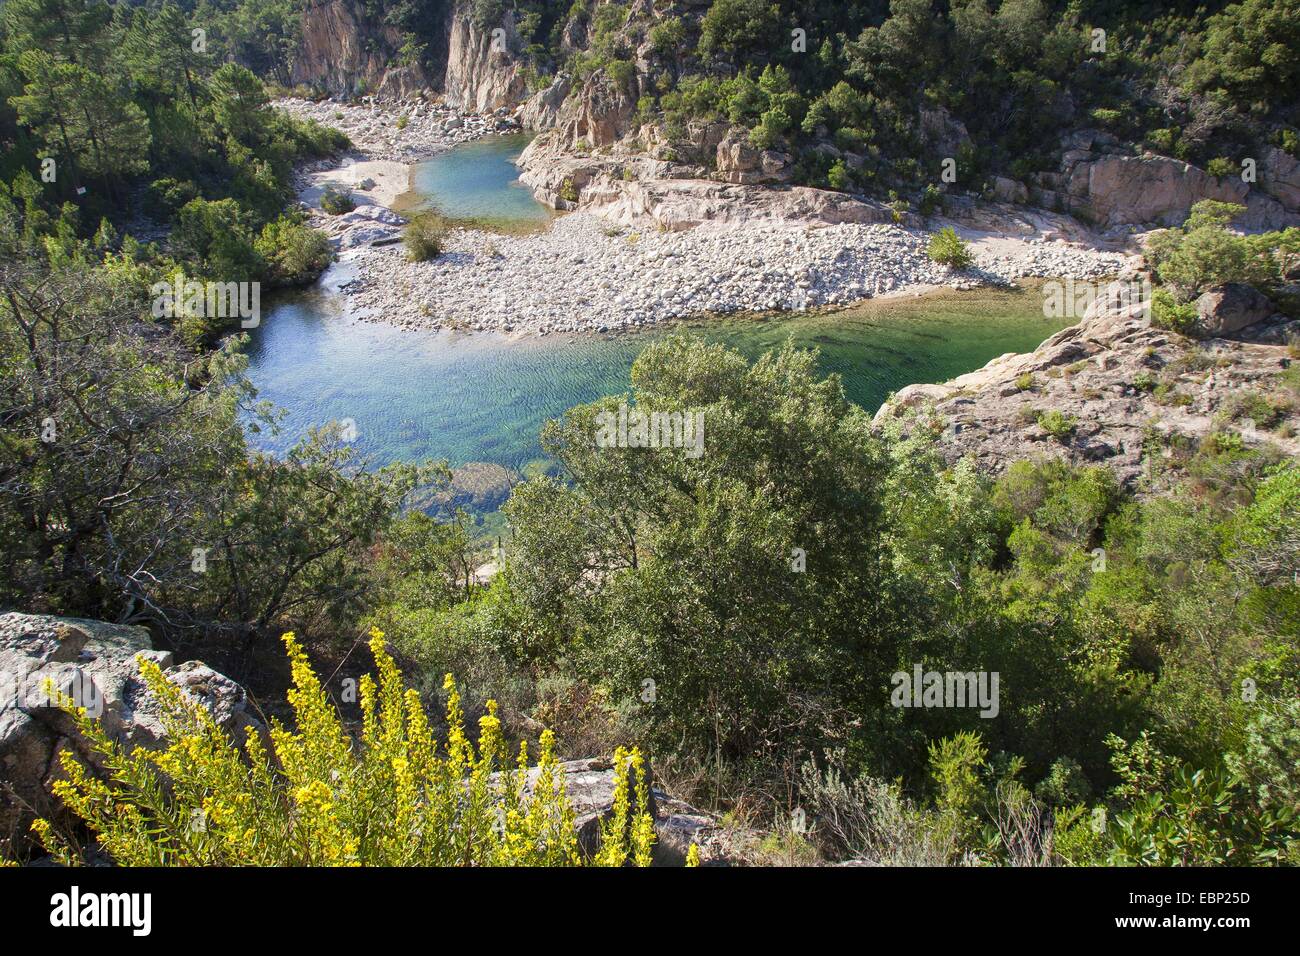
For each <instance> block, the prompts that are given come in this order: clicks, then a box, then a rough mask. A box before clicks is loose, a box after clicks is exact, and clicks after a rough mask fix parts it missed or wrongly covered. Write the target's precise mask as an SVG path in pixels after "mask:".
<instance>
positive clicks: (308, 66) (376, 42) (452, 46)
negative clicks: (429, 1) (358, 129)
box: [292, 0, 526, 112]
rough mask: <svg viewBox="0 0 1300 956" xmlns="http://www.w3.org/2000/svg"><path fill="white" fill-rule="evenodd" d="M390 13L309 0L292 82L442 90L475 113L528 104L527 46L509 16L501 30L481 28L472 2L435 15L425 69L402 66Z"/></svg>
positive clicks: (359, 4)
mask: <svg viewBox="0 0 1300 956" xmlns="http://www.w3.org/2000/svg"><path fill="white" fill-rule="evenodd" d="M385 14H386V11H385V9H384V7H383V5H382V4H381V5H380V6H379V8H378V12H376V10H375V9H368V8H367V6H366V4H365V2H364V0H307V4H306V6H305V7H304V8H303V14H302V47H301V49H300V50H299V52H298V56H297V58H296V60H295V63H294V68H293V72H292V80H293V82H294V83H305V84H308V85H316V86H322V87H324V88H325V89H327V90H328V91H330V92H331V93H342V94H356V93H360V92H366V93H374V94H377V95H380V96H395V97H406V96H410V95H413V94H419V93H422V92H425V91H426V90H428V91H440V92H442V93H443V94H444V95H445V96H446V98H447V100H448V101H449V102H451V103H452V104H454V105H456V106H457V107H459V108H461V109H463V110H471V111H474V112H487V111H490V110H494V109H497V108H499V107H514V106H515V105H516V104H518V103H519V102H520V101H521V100H522V99H523V97H524V94H525V93H526V84H525V81H524V77H523V71H522V61H521V59H520V56H519V51H520V50H521V49H522V46H523V44H522V43H521V42H520V39H519V34H518V33H517V32H516V30H515V26H514V21H513V19H512V18H511V17H510V16H509V15H505V16H503V17H502V20H501V22H500V24H499V25H498V26H497V27H493V28H490V29H488V28H481V27H479V26H478V25H477V24H476V23H475V21H474V19H473V17H472V16H471V13H470V6H469V4H468V3H449V4H447V5H446V7H445V8H443V9H441V11H440V12H439V11H435V12H433V13H432V14H431V15H430V20H431V22H433V23H434V24H435V26H434V28H433V30H434V34H433V36H431V37H429V38H427V40H426V43H425V56H424V60H423V63H424V65H423V66H414V65H407V66H404V65H401V64H399V62H398V60H399V51H400V50H401V47H402V44H403V42H404V39H403V36H402V32H401V31H400V30H399V29H397V28H396V27H394V26H391V25H390V24H389V23H387V21H386V18H385ZM498 30H499V31H500V32H497V31H498Z"/></svg>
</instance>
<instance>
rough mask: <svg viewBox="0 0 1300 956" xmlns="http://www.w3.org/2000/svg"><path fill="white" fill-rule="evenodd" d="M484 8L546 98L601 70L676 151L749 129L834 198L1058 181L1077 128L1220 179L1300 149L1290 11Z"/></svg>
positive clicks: (901, 2)
mask: <svg viewBox="0 0 1300 956" xmlns="http://www.w3.org/2000/svg"><path fill="white" fill-rule="evenodd" d="M473 9H474V10H475V12H476V14H477V16H478V17H479V20H480V22H481V23H482V24H484V25H487V24H493V23H499V22H500V18H501V16H503V15H504V14H505V13H507V12H510V11H513V16H514V18H515V21H516V23H517V24H518V27H519V32H520V34H521V36H522V37H523V39H524V42H525V45H526V50H525V53H526V55H527V56H528V57H529V58H530V60H531V62H532V63H533V69H534V72H535V73H536V75H537V77H538V79H537V84H538V85H540V84H541V83H543V82H544V81H545V79H546V77H547V76H548V75H550V74H553V73H554V72H556V71H558V70H567V71H569V72H571V73H574V74H576V75H578V76H579V77H586V76H589V75H591V74H592V73H595V72H597V71H602V72H603V73H604V75H605V76H606V77H608V79H609V80H610V81H611V82H612V83H613V84H614V85H615V86H618V87H622V88H623V89H625V91H626V92H627V93H628V95H631V96H633V97H635V98H636V99H637V101H638V115H639V117H640V118H641V119H643V120H646V121H652V122H656V123H659V124H660V125H662V126H663V128H664V130H665V132H666V133H667V135H668V137H669V139H670V140H689V139H690V138H691V135H690V133H689V130H688V127H689V125H690V124H692V123H694V122H697V121H713V120H726V121H729V122H732V123H738V124H741V125H742V126H744V127H746V128H748V129H749V130H750V140H751V142H752V143H753V144H754V145H755V146H760V147H764V148H769V147H770V148H777V149H783V150H788V151H790V152H791V153H793V154H794V155H795V157H796V158H797V160H798V163H799V178H800V179H801V180H802V181H804V182H808V183H811V184H815V185H820V186H824V187H830V188H835V189H846V188H851V189H862V190H865V191H870V192H876V193H880V194H884V193H886V192H887V191H888V190H891V189H893V190H906V191H908V192H909V193H912V194H916V195H919V194H920V191H921V190H922V189H923V188H924V187H925V186H927V185H930V186H933V185H937V184H938V183H939V181H940V171H941V170H940V163H941V160H942V159H943V158H945V157H950V158H952V159H955V160H956V161H957V167H956V174H957V178H956V180H955V186H956V188H959V189H963V190H968V191H972V192H979V191H980V189H981V188H982V187H983V186H984V185H985V183H986V181H987V177H988V176H989V175H990V174H993V173H998V174H1002V175H1009V176H1012V177H1014V178H1018V179H1023V178H1025V177H1026V176H1028V175H1029V174H1030V173H1032V172H1035V171H1040V170H1052V169H1055V168H1056V160H1057V158H1058V157H1059V155H1060V153H1061V150H1062V145H1061V143H1060V142H1059V137H1060V135H1061V134H1062V133H1064V132H1067V131H1071V130H1075V129H1080V128H1084V127H1090V128H1094V129H1100V130H1103V131H1105V132H1108V133H1110V134H1112V135H1114V136H1115V137H1116V138H1117V139H1118V140H1119V141H1120V142H1122V143H1127V144H1131V145H1132V146H1133V147H1135V148H1139V149H1141V148H1149V149H1152V150H1154V151H1155V152H1157V153H1161V154H1165V155H1170V156H1175V157H1178V158H1181V159H1186V160H1189V161H1192V162H1196V163H1199V164H1201V165H1210V164H1212V163H1213V162H1214V161H1217V166H1219V167H1222V168H1223V169H1227V170H1238V169H1239V168H1240V164H1239V160H1240V159H1241V157H1243V156H1255V157H1258V156H1259V151H1260V149H1261V148H1262V147H1263V146H1265V145H1268V144H1272V145H1278V146H1281V147H1282V148H1284V149H1286V150H1287V151H1289V152H1291V153H1292V154H1294V153H1295V152H1296V150H1297V143H1298V142H1300V141H1298V140H1297V129H1296V127H1297V124H1300V118H1298V117H1297V114H1296V100H1295V97H1294V96H1293V95H1291V94H1290V92H1289V91H1290V90H1292V89H1293V88H1294V86H1295V83H1296V80H1297V78H1298V77H1300V33H1297V30H1298V29H1300V28H1297V26H1296V24H1297V23H1298V22H1300V7H1297V6H1296V4H1295V3H1294V0H1245V2H1241V3H1232V4H1223V3H1217V4H1209V5H1206V6H1196V5H1193V4H1188V3H1139V4H1131V3H1126V4H1121V3H1114V2H1111V0H1068V2H1063V0H1004V2H989V0H946V2H934V0H891V2H885V0H874V2H851V3H845V2H840V0H714V2H713V3H712V4H711V5H709V6H708V8H707V9H706V10H705V11H704V12H703V15H700V14H699V13H698V12H697V11H696V8H694V7H690V8H688V7H687V5H677V6H675V7H671V8H669V9H667V10H660V9H659V8H658V7H657V8H656V12H655V14H654V15H653V16H647V15H645V14H644V13H640V12H636V11H634V10H633V5H632V4H628V3H617V2H596V0H576V2H573V3H570V2H569V0H563V2H559V0H557V2H545V0H477V2H476V3H475V4H474V7H473ZM575 38H578V39H577V41H576V42H575ZM638 62H639V63H640V64H642V65H641V66H638V65H637V64H638ZM646 64H648V69H646V68H645V65H646ZM953 121H956V124H958V125H953ZM967 134H968V135H967ZM941 147H942V150H941ZM1212 168H1213V167H1212Z"/></svg>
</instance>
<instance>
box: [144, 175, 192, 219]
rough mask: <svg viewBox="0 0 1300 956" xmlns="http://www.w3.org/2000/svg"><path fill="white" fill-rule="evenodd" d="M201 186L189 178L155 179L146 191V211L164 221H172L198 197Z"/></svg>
mask: <svg viewBox="0 0 1300 956" xmlns="http://www.w3.org/2000/svg"><path fill="white" fill-rule="evenodd" d="M198 196H199V187H198V186H196V185H195V184H194V183H193V182H191V181H190V180H188V179H172V178H171V177H164V178H162V179H155V180H154V181H153V182H152V183H150V184H149V188H148V190H146V191H145V197H144V203H145V212H147V213H149V215H151V216H153V217H154V218H155V219H158V220H160V221H162V222H170V221H171V220H172V219H174V218H175V216H176V214H177V213H178V212H180V210H181V209H182V208H183V207H184V206H185V204H186V203H188V202H189V201H190V200H191V199H197V198H198Z"/></svg>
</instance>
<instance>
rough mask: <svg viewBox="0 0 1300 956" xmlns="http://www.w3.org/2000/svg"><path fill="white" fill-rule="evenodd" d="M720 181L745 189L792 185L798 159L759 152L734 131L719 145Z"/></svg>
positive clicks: (774, 153) (765, 150) (766, 150)
mask: <svg viewBox="0 0 1300 956" xmlns="http://www.w3.org/2000/svg"><path fill="white" fill-rule="evenodd" d="M716 166H717V177H718V178H719V179H721V180H722V181H723V182H728V183H736V184H739V185H744V186H758V185H772V184H777V183H788V182H790V180H792V179H793V178H794V157H793V156H791V155H790V154H789V153H782V152H778V151H776V150H771V149H757V148H755V147H754V146H751V145H750V143H749V137H748V136H746V135H745V134H744V133H743V132H739V131H733V132H730V133H728V134H727V136H726V137H725V138H724V139H723V140H722V142H720V143H718V147H717V163H716Z"/></svg>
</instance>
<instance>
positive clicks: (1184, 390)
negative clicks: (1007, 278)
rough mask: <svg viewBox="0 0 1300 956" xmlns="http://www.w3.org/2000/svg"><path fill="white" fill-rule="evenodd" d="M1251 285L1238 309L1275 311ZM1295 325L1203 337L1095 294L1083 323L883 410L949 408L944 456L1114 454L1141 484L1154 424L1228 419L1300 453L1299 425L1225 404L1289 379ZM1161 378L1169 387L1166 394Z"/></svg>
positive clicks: (978, 460) (1203, 430)
mask: <svg viewBox="0 0 1300 956" xmlns="http://www.w3.org/2000/svg"><path fill="white" fill-rule="evenodd" d="M1250 291H1252V292H1253V291H1254V290H1250ZM1239 295H1240V298H1241V300H1244V302H1245V303H1246V304H1245V305H1243V306H1242V311H1240V312H1234V314H1235V315H1238V316H1244V317H1250V316H1252V315H1255V316H1257V315H1258V314H1259V313H1260V312H1261V311H1264V310H1263V308H1262V306H1259V305H1258V303H1257V302H1256V300H1254V298H1253V297H1252V296H1249V295H1247V294H1246V293H1244V292H1243V293H1240V294H1239ZM1227 301H1228V302H1229V304H1231V302H1232V301H1233V297H1229V298H1228V299H1227ZM1265 301H1267V300H1265ZM1252 303H1253V304H1254V305H1253V306H1252V305H1251V304H1252ZM1252 308H1253V311H1252ZM1268 311H1271V308H1270V309H1269V310H1268ZM1244 320H1245V318H1238V319H1237V320H1236V321H1244ZM1252 321H1255V320H1253V319H1252ZM1229 324H1232V323H1231V322H1230V323H1229ZM1295 326H1300V322H1287V321H1286V320H1285V319H1282V318H1281V317H1277V319H1276V320H1272V319H1270V320H1269V321H1267V322H1259V321H1255V324H1254V325H1251V326H1249V327H1248V328H1246V330H1245V331H1244V332H1241V333H1239V334H1238V335H1236V336H1234V339H1233V340H1228V339H1224V338H1210V339H1208V340H1205V341H1201V342H1197V341H1194V340H1192V339H1189V338H1185V337H1184V336H1181V335H1178V334H1177V333H1173V332H1168V331H1165V330H1163V329H1159V328H1156V327H1154V326H1152V325H1151V323H1150V321H1149V319H1148V317H1147V316H1146V315H1145V314H1144V311H1143V309H1142V308H1141V306H1138V305H1135V306H1124V307H1115V306H1113V305H1110V306H1107V305H1106V304H1105V303H1103V304H1102V305H1101V306H1096V305H1094V307H1093V308H1092V309H1090V310H1089V311H1088V312H1087V313H1086V314H1085V316H1084V318H1083V319H1082V320H1081V321H1080V322H1079V323H1078V324H1077V325H1073V326H1070V327H1069V328H1067V329H1063V330H1061V331H1060V332H1058V333H1057V334H1056V335H1054V336H1052V337H1051V338H1049V339H1048V340H1047V341H1046V342H1044V343H1043V344H1042V345H1040V346H1039V347H1038V348H1037V349H1035V350H1034V351H1033V352H1027V353H1024V354H1019V355H1017V354H1010V355H1003V356H1001V357H1000V358H996V359H994V360H993V361H992V362H989V363H988V365H986V366H985V367H984V368H982V369H979V370H977V371H974V372H971V373H969V374H967V375H962V376H960V377H958V378H955V379H953V380H951V381H949V382H945V383H944V384H942V385H910V386H908V387H907V388H904V389H902V390H900V391H899V392H898V393H897V394H896V395H895V396H894V397H893V399H892V400H891V401H889V402H887V403H886V404H885V405H884V406H882V407H881V409H880V411H879V412H877V414H876V420H877V422H879V423H883V422H884V421H885V420H886V419H889V418H891V417H894V416H901V417H902V418H903V419H904V421H905V422H906V421H908V420H912V416H913V415H915V416H916V420H920V421H927V422H929V421H930V420H932V419H933V418H937V419H938V421H939V422H940V423H941V424H942V425H943V427H944V431H943V434H942V437H941V439H940V442H939V448H940V451H941V452H942V454H943V455H944V457H945V458H946V459H948V460H949V461H950V462H955V461H957V460H958V459H960V458H963V457H969V458H971V459H972V460H973V461H974V463H975V465H976V467H977V468H979V469H980V470H982V471H986V472H989V473H993V474H996V473H999V472H1001V471H1002V470H1003V469H1005V468H1006V466H1007V465H1009V464H1010V463H1011V462H1013V461H1016V460H1019V459H1024V458H1031V459H1032V458H1060V459H1064V460H1066V461H1069V462H1071V463H1073V464H1077V465H1082V464H1102V465H1105V466H1107V467H1109V468H1110V469H1111V470H1112V471H1113V472H1114V473H1115V475H1116V477H1117V478H1118V479H1119V481H1120V482H1121V483H1122V484H1125V485H1128V486H1130V487H1134V488H1138V489H1139V490H1141V487H1140V479H1142V478H1143V476H1144V475H1146V474H1147V473H1148V464H1149V462H1148V461H1147V460H1146V458H1145V455H1146V453H1147V452H1146V438H1147V436H1148V434H1149V433H1150V432H1154V433H1157V434H1162V435H1173V434H1178V435H1183V436H1187V437H1191V438H1197V439H1199V438H1203V437H1205V436H1206V435H1208V434H1210V433H1211V432H1212V431H1215V430H1216V429H1220V428H1227V429H1228V430H1230V431H1234V432H1237V433H1238V434H1240V435H1241V437H1242V440H1243V441H1244V442H1246V443H1247V444H1248V445H1258V444H1260V443H1263V442H1267V443H1269V444H1272V445H1274V446H1276V447H1277V448H1279V449H1280V450H1281V451H1282V452H1283V453H1284V454H1288V455H1296V454H1300V441H1297V440H1296V439H1295V438H1293V437H1290V435H1291V434H1294V431H1293V430H1292V431H1290V432H1288V431H1287V430H1286V429H1283V428H1279V429H1277V430H1275V431H1264V430H1262V429H1255V428H1254V427H1253V423H1251V422H1249V421H1248V420H1243V421H1231V420H1225V418H1224V415H1223V413H1224V411H1225V409H1230V408H1231V407H1232V405H1231V401H1232V399H1234V398H1235V397H1237V396H1240V395H1241V394H1242V393H1243V392H1255V391H1259V392H1264V393H1267V392H1269V391H1270V390H1272V389H1276V388H1280V387H1281V386H1280V385H1279V384H1278V382H1277V376H1278V375H1279V374H1280V373H1281V372H1282V371H1283V370H1284V369H1285V367H1286V365H1287V363H1288V362H1289V359H1288V358H1287V354H1286V348H1285V347H1284V344H1283V343H1284V342H1285V341H1286V336H1287V335H1288V334H1290V332H1291V331H1292V330H1293V329H1294V327H1295ZM1237 339H1248V341H1239V340H1237ZM1157 383H1159V384H1161V385H1162V386H1164V387H1163V389H1162V390H1161V392H1160V394H1157V392H1156V389H1155V385H1156V384H1157ZM1050 412H1058V413H1060V414H1061V415H1063V416H1066V417H1067V418H1068V419H1070V420H1073V422H1074V423H1075V427H1074V429H1073V431H1072V432H1071V433H1070V434H1068V435H1062V436H1059V437H1054V436H1053V435H1051V434H1049V433H1048V432H1047V431H1046V430H1045V429H1044V428H1043V427H1042V426H1041V425H1039V424H1038V420H1039V418H1040V416H1041V415H1043V414H1046V413H1050ZM1288 416H1289V417H1288V420H1287V422H1284V423H1282V424H1283V425H1286V424H1289V425H1290V426H1291V428H1292V429H1294V428H1295V426H1296V424H1297V420H1298V419H1300V416H1298V415H1297V414H1296V413H1295V412H1294V411H1292V412H1289V413H1288ZM905 427H906V426H905Z"/></svg>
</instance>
